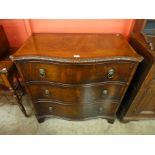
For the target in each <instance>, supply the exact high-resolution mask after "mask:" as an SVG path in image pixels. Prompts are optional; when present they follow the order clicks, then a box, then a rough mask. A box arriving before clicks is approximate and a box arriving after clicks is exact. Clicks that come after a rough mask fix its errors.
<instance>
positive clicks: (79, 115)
mask: <svg viewBox="0 0 155 155" xmlns="http://www.w3.org/2000/svg"><path fill="white" fill-rule="evenodd" d="M34 106H35V109H36V112H37V115H55V116H59V117H66V118H70V119H84V118H89V117H96V116H114V115H115V113H116V110H117V107H118V104H117V103H111V102H105V103H102V104H91V105H87V106H73V105H60V104H56V103H52V102H36V103H34Z"/></svg>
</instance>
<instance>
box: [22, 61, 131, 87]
mask: <svg viewBox="0 0 155 155" xmlns="http://www.w3.org/2000/svg"><path fill="white" fill-rule="evenodd" d="M133 67H134V64H133V63H130V62H123V61H119V62H115V61H111V62H106V63H102V64H85V65H84V64H64V63H60V64H53V63H45V62H41V61H40V62H26V63H23V62H22V63H21V64H20V68H21V72H22V74H23V77H24V78H25V81H52V82H57V83H70V84H74V83H76V84H85V83H96V82H102V81H123V82H127V81H128V79H129V78H130V74H131V72H132V71H133Z"/></svg>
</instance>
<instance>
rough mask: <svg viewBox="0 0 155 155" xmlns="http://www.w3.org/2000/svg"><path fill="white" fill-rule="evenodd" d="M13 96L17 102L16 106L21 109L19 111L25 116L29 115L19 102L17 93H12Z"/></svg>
mask: <svg viewBox="0 0 155 155" xmlns="http://www.w3.org/2000/svg"><path fill="white" fill-rule="evenodd" d="M14 97H15V98H16V100H17V103H18V106H19V108H20V109H21V111H22V112H23V114H24V115H25V117H29V115H28V114H27V112H26V110H25V107H24V106H23V104H22V103H21V100H20V99H19V97H18V95H16V94H15V93H14Z"/></svg>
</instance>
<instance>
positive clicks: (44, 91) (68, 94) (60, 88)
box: [28, 83, 125, 104]
mask: <svg viewBox="0 0 155 155" xmlns="http://www.w3.org/2000/svg"><path fill="white" fill-rule="evenodd" d="M28 88H29V91H30V94H31V96H32V99H33V100H34V101H35V100H54V101H57V102H70V103H68V104H75V103H77V102H78V103H83V102H89V103H90V102H93V101H102V100H120V99H121V97H122V95H123V92H124V89H125V85H123V84H121V83H98V84H94V85H81V86H79V85H55V84H53V85H49V84H41V83H40V84H31V85H28Z"/></svg>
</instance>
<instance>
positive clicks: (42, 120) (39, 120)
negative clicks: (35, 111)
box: [37, 117, 45, 123]
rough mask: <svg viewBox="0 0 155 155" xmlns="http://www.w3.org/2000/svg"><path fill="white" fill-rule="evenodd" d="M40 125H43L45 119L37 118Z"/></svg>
mask: <svg viewBox="0 0 155 155" xmlns="http://www.w3.org/2000/svg"><path fill="white" fill-rule="evenodd" d="M37 120H38V122H39V123H43V122H44V121H45V117H40V118H39V117H37Z"/></svg>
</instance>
